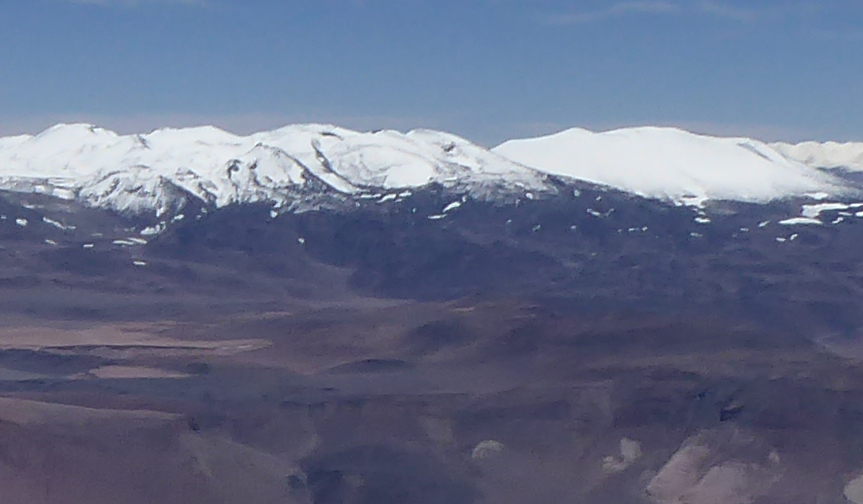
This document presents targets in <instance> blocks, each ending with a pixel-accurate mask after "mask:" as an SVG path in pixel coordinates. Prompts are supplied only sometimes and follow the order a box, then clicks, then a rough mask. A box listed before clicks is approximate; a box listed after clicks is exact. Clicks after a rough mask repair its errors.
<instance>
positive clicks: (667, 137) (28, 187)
mask: <svg viewBox="0 0 863 504" xmlns="http://www.w3.org/2000/svg"><path fill="white" fill-rule="evenodd" d="M861 146H863V144H812V145H810V144H801V145H798V146H790V145H785V144H776V145H774V146H770V145H767V144H765V143H763V142H759V141H756V140H752V139H748V138H716V137H709V136H703V135H697V134H693V133H689V132H686V131H683V130H679V129H673V128H659V127H643V128H630V129H621V130H615V131H609V132H605V133H593V132H590V131H587V130H583V129H571V130H567V131H563V132H561V133H557V134H555V135H550V136H546V137H541V138H531V139H522V140H511V141H508V142H506V143H504V144H502V145H500V146H498V147H496V148H494V149H492V150H491V151H489V150H486V149H484V148H482V147H480V146H478V145H476V144H473V143H471V142H469V141H468V140H465V139H463V138H460V137H457V136H455V135H451V134H449V133H443V132H437V131H430V130H415V131H411V132H408V133H400V132H397V131H390V130H386V131H377V132H371V133H360V132H356V131H351V130H348V129H345V128H340V127H337V126H330V125H321V124H306V125H292V126H286V127H284V128H280V129H276V130H273V131H267V132H261V133H255V134H252V135H248V136H238V135H234V134H232V133H229V132H226V131H223V130H220V129H218V128H215V127H212V126H204V127H196V128H185V129H170V128H166V129H160V130H156V131H153V132H152V133H149V134H142V135H118V134H117V133H114V132H112V131H108V130H105V129H102V128H98V127H96V126H92V125H89V124H70V125H66V124H60V125H57V126H54V127H52V128H49V129H48V130H46V131H44V132H42V133H40V134H38V135H35V136H30V135H22V136H15V137H6V138H0V189H6V190H13V191H19V192H39V193H46V194H51V195H54V196H58V197H61V198H66V199H77V200H80V201H82V202H84V203H87V204H89V205H91V206H95V207H101V208H108V209H111V210H116V211H121V212H131V213H139V214H141V213H155V214H156V215H157V216H162V215H165V214H167V213H169V211H170V210H171V209H176V208H177V207H178V205H179V204H181V203H182V202H183V201H186V200H188V199H190V198H191V199H195V198H197V199H199V200H201V201H202V202H204V203H206V204H208V205H214V206H217V207H221V206H225V205H230V204H233V203H254V202H265V203H270V204H273V205H274V206H275V207H288V206H290V205H292V204H293V203H295V202H296V201H297V198H298V197H299V196H298V195H300V194H304V195H309V194H312V195H315V194H322V193H325V192H329V193H331V194H334V195H344V196H350V195H356V196H362V197H366V198H379V201H380V202H381V203H383V202H385V201H391V200H396V199H397V198H400V197H401V196H400V195H402V194H409V192H406V190H409V189H415V188H419V187H423V186H426V185H429V184H432V183H436V184H440V185H442V186H444V187H450V188H458V189H460V190H463V191H465V192H466V193H468V194H470V195H471V196H472V197H475V198H478V199H487V200H488V199H495V198H498V197H501V196H502V195H506V196H507V197H511V196H513V195H516V197H519V195H522V196H524V197H525V198H528V199H530V198H533V197H534V195H533V193H534V192H536V193H542V192H554V191H555V190H556V189H555V186H554V185H553V184H552V183H550V181H549V178H548V175H557V176H561V177H569V178H572V179H580V180H584V181H588V182H593V183H598V184H604V185H607V186H611V187H613V188H618V189H621V190H624V191H628V192H631V193H635V194H638V195H642V196H647V197H654V198H661V199H666V200H671V201H673V202H675V203H678V204H687V205H696V206H697V205H701V204H703V202H704V201H706V200H709V199H725V200H737V201H752V202H761V201H768V200H772V199H777V198H784V197H788V196H809V197H811V198H813V199H825V198H827V197H830V196H833V197H839V196H842V195H844V194H845V193H846V192H849V191H850V189H849V187H848V185H847V184H848V183H847V182H845V181H843V180H842V179H840V178H839V177H835V176H833V175H831V174H830V173H827V172H825V171H823V170H819V169H817V168H824V167H834V166H837V167H838V166H843V167H847V168H849V169H859V170H861V171H863V147H861ZM777 149H778V150H777ZM780 151H781V153H780ZM792 158H793V159H792ZM443 213H444V214H445V213H447V212H446V211H444V212H443Z"/></svg>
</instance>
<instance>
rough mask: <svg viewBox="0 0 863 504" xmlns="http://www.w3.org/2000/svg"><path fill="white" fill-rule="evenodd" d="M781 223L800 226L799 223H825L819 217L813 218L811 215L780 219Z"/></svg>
mask: <svg viewBox="0 0 863 504" xmlns="http://www.w3.org/2000/svg"><path fill="white" fill-rule="evenodd" d="M779 224H782V225H783V226H799V225H810V226H811V225H816V226H820V225H822V224H824V223H823V222H821V221H820V220H818V219H812V218H809V217H794V218H793V219H785V220H784V221H779Z"/></svg>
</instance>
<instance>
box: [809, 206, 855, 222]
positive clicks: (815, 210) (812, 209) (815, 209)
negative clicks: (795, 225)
mask: <svg viewBox="0 0 863 504" xmlns="http://www.w3.org/2000/svg"><path fill="white" fill-rule="evenodd" d="M849 208H851V205H846V204H845V203H819V204H817V205H803V212H802V215H803V217H809V218H810V219H817V218H818V217H819V216H821V213H822V212H829V211H832V210H848V209H849Z"/></svg>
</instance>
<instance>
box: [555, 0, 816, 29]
mask: <svg viewBox="0 0 863 504" xmlns="http://www.w3.org/2000/svg"><path fill="white" fill-rule="evenodd" d="M824 7H825V5H824V4H823V3H821V2H813V1H786V2H775V3H767V4H765V3H762V4H761V5H759V6H751V4H747V5H746V6H743V5H741V4H740V3H734V2H729V1H727V0H638V1H624V2H618V3H612V4H610V5H607V6H606V7H604V8H601V9H595V10H583V11H569V12H560V13H554V14H548V13H546V14H544V15H542V16H541V19H542V21H543V22H545V23H547V24H554V25H583V24H591V23H596V22H601V21H607V20H611V19H616V18H623V17H627V16H634V15H654V16H669V15H687V16H695V15H698V16H707V17H711V18H715V19H721V20H726V21H733V22H738V23H753V22H756V21H769V20H780V19H783V18H788V17H791V16H797V17H807V16H811V14H813V13H814V12H816V11H819V10H821V9H823V8H824Z"/></svg>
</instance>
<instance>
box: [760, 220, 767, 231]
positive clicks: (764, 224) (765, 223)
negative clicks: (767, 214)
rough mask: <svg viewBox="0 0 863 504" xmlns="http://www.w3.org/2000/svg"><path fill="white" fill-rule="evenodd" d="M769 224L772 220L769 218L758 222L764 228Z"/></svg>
mask: <svg viewBox="0 0 863 504" xmlns="http://www.w3.org/2000/svg"><path fill="white" fill-rule="evenodd" d="M769 225H770V221H769V220H767V221H764V222H759V223H758V227H760V228H762V229H764V228H766V227H767V226H769Z"/></svg>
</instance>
